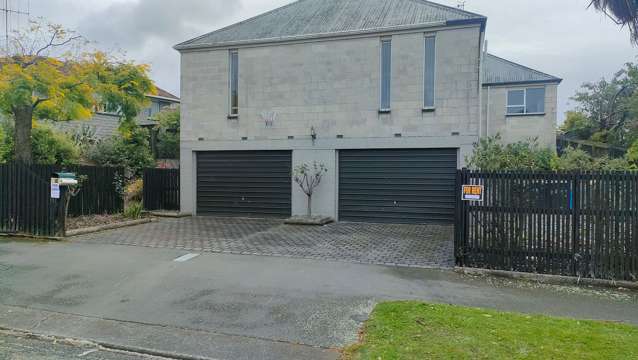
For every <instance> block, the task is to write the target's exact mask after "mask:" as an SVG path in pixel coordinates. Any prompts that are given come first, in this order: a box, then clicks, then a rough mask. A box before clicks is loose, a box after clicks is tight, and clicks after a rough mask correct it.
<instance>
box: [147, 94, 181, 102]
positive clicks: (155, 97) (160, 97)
mask: <svg viewBox="0 0 638 360" xmlns="http://www.w3.org/2000/svg"><path fill="white" fill-rule="evenodd" d="M146 97H150V98H153V99H160V100H168V101H171V102H174V103H180V102H181V100H180V99H179V98H169V97H165V96H159V95H151V94H147V95H146Z"/></svg>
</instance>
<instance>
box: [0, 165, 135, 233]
mask: <svg viewBox="0 0 638 360" xmlns="http://www.w3.org/2000/svg"><path fill="white" fill-rule="evenodd" d="M63 169H64V170H65V171H70V172H75V173H77V174H78V175H85V176H86V177H87V180H86V181H85V182H84V183H83V184H82V189H81V191H80V193H79V195H78V196H77V197H74V198H72V199H71V201H70V204H69V215H70V216H79V215H93V214H105V213H117V212H121V211H122V210H123V208H124V201H123V198H122V196H121V191H119V190H118V179H119V175H120V174H122V173H123V171H122V169H118V168H101V167H91V166H70V167H64V168H63V167H62V166H50V165H24V164H20V163H9V164H0V233H8V234H28V235H34V236H56V235H58V234H60V233H61V231H62V230H63V229H60V227H61V225H62V224H59V223H58V222H59V219H60V217H59V216H58V215H60V214H59V209H58V206H57V205H58V202H57V201H56V200H54V199H51V174H52V173H54V172H58V171H61V170H63Z"/></svg>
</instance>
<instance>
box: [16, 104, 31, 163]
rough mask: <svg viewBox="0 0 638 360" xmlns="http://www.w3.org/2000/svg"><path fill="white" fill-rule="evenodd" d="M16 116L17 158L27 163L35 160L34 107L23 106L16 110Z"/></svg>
mask: <svg viewBox="0 0 638 360" xmlns="http://www.w3.org/2000/svg"><path fill="white" fill-rule="evenodd" d="M13 115H14V117H15V138H14V139H15V159H16V161H20V162H23V163H26V164H31V163H32V162H33V155H32V153H31V151H32V150H31V127H32V122H33V108H32V107H31V106H23V107H20V108H17V109H15V110H14V113H13Z"/></svg>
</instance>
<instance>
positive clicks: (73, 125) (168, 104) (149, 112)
mask: <svg viewBox="0 0 638 360" xmlns="http://www.w3.org/2000/svg"><path fill="white" fill-rule="evenodd" d="M156 88H157V94H155V95H147V97H148V99H149V101H150V104H149V106H148V107H146V108H145V109H143V110H142V111H141V112H140V114H139V115H138V116H137V119H136V120H137V123H138V124H139V125H141V126H146V127H150V126H154V125H155V124H156V122H155V121H154V120H153V116H155V114H157V113H159V112H160V111H162V110H164V109H167V108H169V109H176V108H177V107H179V103H180V100H179V98H178V97H177V96H175V95H173V94H171V93H169V92H168V91H166V90H164V89H161V88H159V87H156ZM51 125H53V126H54V127H56V128H57V129H59V130H61V131H64V132H73V131H77V130H80V129H82V127H88V128H89V129H91V131H93V132H94V133H95V137H96V138H97V139H100V140H101V139H106V138H109V137H111V136H113V135H115V134H117V129H118V128H119V126H120V116H119V115H118V114H115V113H109V112H104V111H97V112H96V113H95V114H94V115H93V117H92V118H90V119H88V120H76V121H56V122H51Z"/></svg>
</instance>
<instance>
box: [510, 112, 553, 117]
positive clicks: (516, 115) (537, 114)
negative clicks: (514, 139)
mask: <svg viewBox="0 0 638 360" xmlns="http://www.w3.org/2000/svg"><path fill="white" fill-rule="evenodd" d="M545 115H546V113H544V112H543V113H528V114H505V117H526V116H545Z"/></svg>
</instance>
